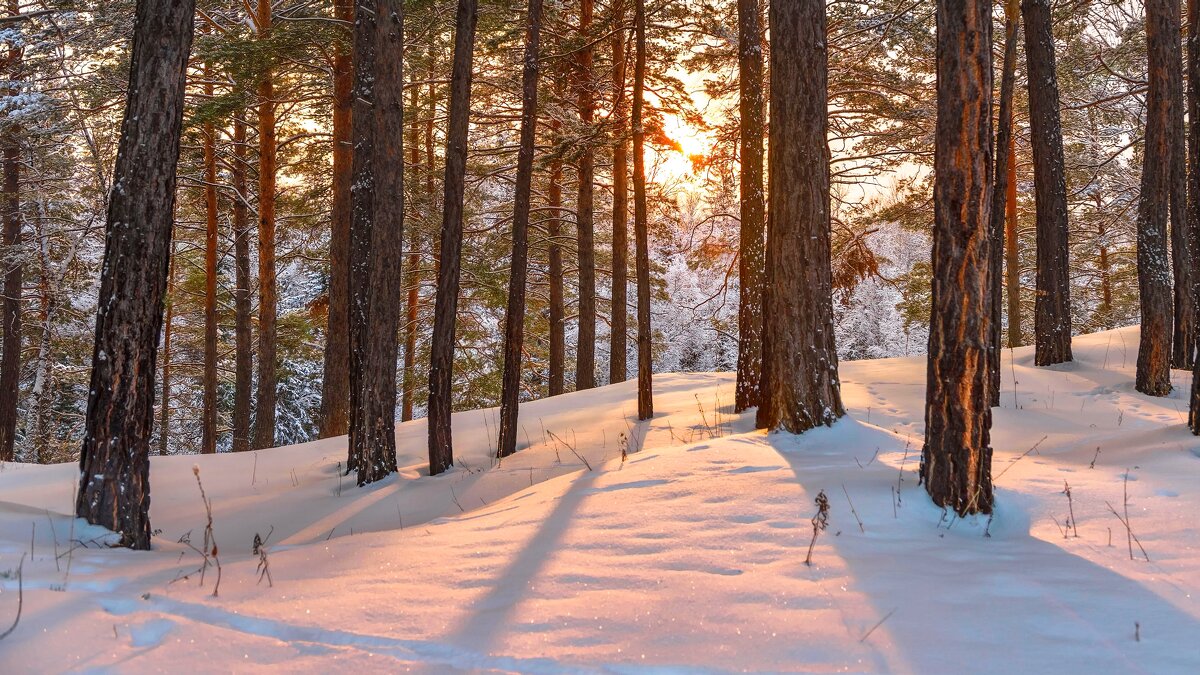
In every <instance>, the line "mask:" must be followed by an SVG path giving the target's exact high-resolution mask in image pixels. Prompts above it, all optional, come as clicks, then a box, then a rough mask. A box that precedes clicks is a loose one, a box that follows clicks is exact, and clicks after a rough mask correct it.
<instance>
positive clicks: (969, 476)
mask: <svg viewBox="0 0 1200 675" xmlns="http://www.w3.org/2000/svg"><path fill="white" fill-rule="evenodd" d="M991 9H992V8H991V3H990V2H988V0H965V1H964V0H938V2H937V108H938V113H937V132H936V133H937V136H936V140H935V143H936V148H935V154H934V176H935V182H934V188H933V192H934V195H933V209H934V229H933V308H932V312H931V315H930V325H929V368H928V384H927V388H926V394H925V396H926V398H925V447H924V449H923V451H922V455H921V481H922V482H923V483H924V484H925V489H926V490H927V491H928V492H929V495H930V497H932V498H933V502H934V503H935V504H937V505H938V506H941V507H944V508H948V509H952V510H954V511H955V512H956V513H958V514H960V515H966V514H969V513H991V510H992V480H991V465H992V451H991V447H990V445H989V429H990V427H991V423H992V411H991V407H990V406H988V400H987V368H986V366H987V358H988V357H987V353H988V323H989V322H990V316H989V313H988V304H989V302H988V283H989V270H988V267H989V264H990V261H991V233H990V232H989V228H988V218H989V217H990V212H991V198H992V194H991V190H992V185H991V169H992V166H993V165H992V128H991V127H992V11H991ZM1027 35H1029V36H1034V35H1037V33H1035V32H1034V31H1027ZM1033 77H1034V75H1033V74H1031V75H1030V78H1031V79H1032V78H1033Z"/></svg>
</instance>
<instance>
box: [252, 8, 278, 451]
mask: <svg viewBox="0 0 1200 675" xmlns="http://www.w3.org/2000/svg"><path fill="white" fill-rule="evenodd" d="M255 23H256V25H257V27H258V38H259V39H260V40H268V39H270V36H271V0H258V9H257V13H256V15H255ZM272 77H273V74H272V73H271V71H270V69H268V70H267V71H266V72H265V73H264V74H263V76H262V79H261V80H260V81H259V83H258V397H257V399H258V400H257V401H256V402H255V414H254V440H253V445H254V448H255V449H256V450H258V449H261V448H271V447H274V446H275V389H276V378H275V374H276V373H275V367H276V343H275V319H276V316H277V314H276V307H277V305H278V294H277V290H278V289H277V284H276V281H275V171H276V159H275V151H276V141H275V85H274V82H273V81H272Z"/></svg>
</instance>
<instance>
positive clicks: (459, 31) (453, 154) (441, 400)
mask: <svg viewBox="0 0 1200 675" xmlns="http://www.w3.org/2000/svg"><path fill="white" fill-rule="evenodd" d="M478 19H479V9H478V0H459V2H458V13H457V15H456V17H455V24H454V25H455V29H454V65H453V69H452V72H451V77H450V123H449V128H448V129H447V134H446V178H445V191H444V193H443V194H444V196H443V199H442V236H441V238H442V242H441V260H440V261H439V264H438V285H437V297H436V299H435V301H434V310H433V338H432V347H431V353H430V358H429V362H430V366H429V473H430V475H434V476H436V475H437V474H439V473H442V472H443V471H445V470H446V469H448V468H450V467H451V466H452V465H453V464H454V445H453V439H452V437H451V430H450V413H451V410H452V408H453V406H452V404H453V401H452V400H451V396H452V393H451V390H450V385H451V382H452V381H453V377H454V329H455V319H456V316H455V315H456V313H457V312H458V287H459V275H460V270H461V265H462V261H461V259H460V258H461V255H462V237H463V222H462V221H463V196H464V195H463V191H464V182H465V179H466V169H467V121H468V119H469V117H470V112H471V68H472V60H473V59H472V56H473V53H472V52H473V51H474V49H475V26H476V24H477V23H478Z"/></svg>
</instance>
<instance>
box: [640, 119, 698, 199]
mask: <svg viewBox="0 0 1200 675" xmlns="http://www.w3.org/2000/svg"><path fill="white" fill-rule="evenodd" d="M662 119H663V127H662V131H663V136H664V138H660V139H659V141H660V143H659V144H657V145H652V144H650V143H647V145H646V164H647V166H649V167H654V171H655V172H656V173H657V174H658V175H657V176H656V179H657V180H658V181H659V182H664V181H677V182H682V183H692V184H695V183H699V182H700V178H701V174H702V173H703V171H704V168H703V164H704V160H705V159H706V158H707V157H708V155H709V153H710V152H711V150H712V146H713V139H712V138H711V137H710V136H709V134H708V133H707V132H706V131H704V130H702V129H697V128H695V127H692V126H691V125H689V124H688V123H687V121H686V120H684V119H683V118H682V117H680V116H678V115H672V114H664V115H663V118H662ZM648 140H649V139H648Z"/></svg>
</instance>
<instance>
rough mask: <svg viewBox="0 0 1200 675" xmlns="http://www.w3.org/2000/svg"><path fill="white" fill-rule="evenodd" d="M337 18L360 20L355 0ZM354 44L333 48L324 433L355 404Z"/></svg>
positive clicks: (343, 1) (337, 428)
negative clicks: (352, 230)
mask: <svg viewBox="0 0 1200 675" xmlns="http://www.w3.org/2000/svg"><path fill="white" fill-rule="evenodd" d="M333 15H334V17H335V18H337V19H339V20H341V21H345V22H346V23H351V22H353V21H354V1H353V0H335V1H334V3H333ZM353 85H354V61H353V59H352V58H351V56H350V51H349V48H348V47H346V46H338V47H337V49H336V51H334V53H333V212H332V214H331V218H330V221H331V222H330V227H329V230H330V232H329V311H328V313H327V317H328V321H327V323H326V327H325V368H324V372H325V376H324V379H323V380H322V381H321V419H320V432H319V436H320V437H321V438H329V437H330V436H341V435H342V434H345V433H346V432H347V431H348V430H349V410H348V407H349V405H350V218H351V215H350V179H351V176H350V174H351V171H352V169H351V163H352V159H351V154H352V152H351V144H352V142H353V141H352V140H351V138H350V125H351V123H352V122H351V114H352V112H351V107H352V106H351V98H350V97H351V89H352V87H353Z"/></svg>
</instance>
